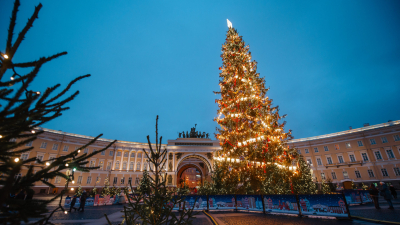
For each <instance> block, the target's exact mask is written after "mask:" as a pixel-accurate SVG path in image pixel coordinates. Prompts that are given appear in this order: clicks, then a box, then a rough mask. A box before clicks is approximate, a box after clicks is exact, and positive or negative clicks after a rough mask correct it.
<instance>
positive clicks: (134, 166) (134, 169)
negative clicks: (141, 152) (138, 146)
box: [133, 150, 138, 171]
mask: <svg viewBox="0 0 400 225" xmlns="http://www.w3.org/2000/svg"><path fill="white" fill-rule="evenodd" d="M137 155H138V151H137V150H136V151H135V161H134V163H133V171H136V159H137Z"/></svg>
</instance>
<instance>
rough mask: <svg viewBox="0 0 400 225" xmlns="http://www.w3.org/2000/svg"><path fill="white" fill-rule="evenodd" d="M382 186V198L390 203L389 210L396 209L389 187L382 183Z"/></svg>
mask: <svg viewBox="0 0 400 225" xmlns="http://www.w3.org/2000/svg"><path fill="white" fill-rule="evenodd" d="M380 184H381V185H382V189H381V196H383V198H385V200H386V201H387V202H388V204H389V209H394V208H393V203H392V194H391V193H390V190H389V188H388V186H387V185H386V184H385V183H384V182H380Z"/></svg>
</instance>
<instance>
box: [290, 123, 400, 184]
mask: <svg viewBox="0 0 400 225" xmlns="http://www.w3.org/2000/svg"><path fill="white" fill-rule="evenodd" d="M399 136H400V120H399V121H393V122H388V123H383V124H377V125H374V126H365V127H362V128H358V129H351V130H348V131H343V132H338V133H334V134H328V135H321V136H317V137H311V138H303V139H294V140H291V142H290V145H291V146H293V147H295V148H296V149H297V150H298V151H299V152H300V153H301V155H303V156H304V159H305V160H307V161H310V162H311V168H312V170H313V174H314V175H315V178H316V179H317V181H318V182H321V181H322V179H323V176H325V178H326V179H327V178H330V179H332V181H333V182H334V183H342V182H343V181H354V183H359V184H361V183H364V184H366V185H368V184H370V183H377V182H379V181H384V182H390V183H392V184H394V185H396V186H399V181H400V170H399V167H400V137H399ZM352 157H354V158H352ZM329 158H330V159H331V161H330V160H329ZM342 159H343V160H342ZM318 160H320V162H319V161H318ZM341 160H342V161H341ZM371 172H372V173H371ZM332 173H334V174H332ZM346 175H347V177H346Z"/></svg>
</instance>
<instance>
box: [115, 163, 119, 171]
mask: <svg viewBox="0 0 400 225" xmlns="http://www.w3.org/2000/svg"><path fill="white" fill-rule="evenodd" d="M115 169H116V170H119V161H117V162H116V163H115Z"/></svg>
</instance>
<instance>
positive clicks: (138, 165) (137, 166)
mask: <svg viewBox="0 0 400 225" xmlns="http://www.w3.org/2000/svg"><path fill="white" fill-rule="evenodd" d="M136 170H140V162H138V163H136Z"/></svg>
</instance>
